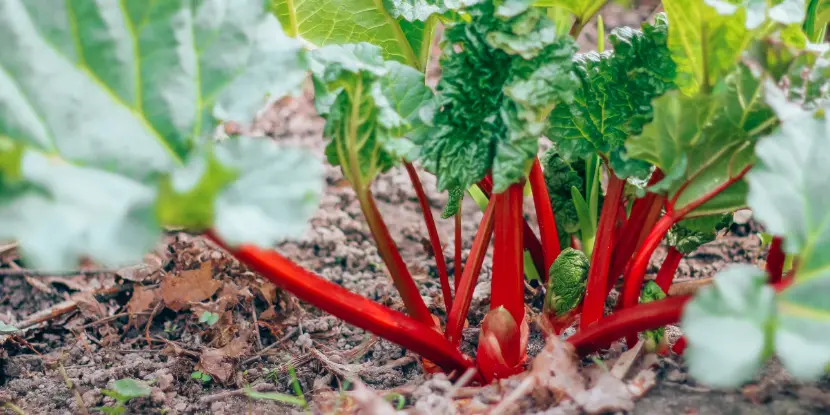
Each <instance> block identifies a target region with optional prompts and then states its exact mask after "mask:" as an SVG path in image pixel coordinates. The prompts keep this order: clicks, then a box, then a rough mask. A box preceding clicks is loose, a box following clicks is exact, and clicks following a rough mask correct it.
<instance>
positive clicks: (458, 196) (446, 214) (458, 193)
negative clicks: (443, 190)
mask: <svg viewBox="0 0 830 415" xmlns="http://www.w3.org/2000/svg"><path fill="white" fill-rule="evenodd" d="M447 193H449V198H448V200H447V206H445V207H444V211H443V212H441V219H448V218H451V217H453V216H455V215H457V214H458V211H459V210H460V209H461V202H462V201H463V200H464V189H462V188H460V187H456V188H453V189H450V190H449V191H448V192H447Z"/></svg>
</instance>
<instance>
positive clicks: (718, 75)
mask: <svg viewBox="0 0 830 415" xmlns="http://www.w3.org/2000/svg"><path fill="white" fill-rule="evenodd" d="M663 7H664V8H665V10H666V13H667V14H668V16H669V26H670V27H671V30H669V40H668V45H669V49H670V50H671V53H672V58H673V59H674V61H675V62H676V63H677V79H676V81H675V82H676V83H677V86H678V87H679V88H680V89H681V90H682V91H683V92H684V93H686V94H688V95H693V94H694V93H696V92H697V91H699V90H701V89H703V90H704V91H705V90H708V89H709V88H711V87H713V86H714V85H715V84H716V83H717V81H718V80H720V79H722V78H723V77H724V76H725V75H726V74H727V73H729V72H730V71H732V69H733V68H734V66H735V63H736V62H737V61H738V57H739V56H740V54H741V52H743V50H744V49H745V48H746V47H747V45H748V44H749V41H750V40H751V39H752V36H751V33H750V31H749V29H747V28H746V13H747V11H746V9H744V8H736V6H733V5H732V4H731V2H730V3H727V2H725V1H717V2H715V1H713V0H708V1H700V0H666V1H664V2H663ZM707 78H708V79H707Z"/></svg>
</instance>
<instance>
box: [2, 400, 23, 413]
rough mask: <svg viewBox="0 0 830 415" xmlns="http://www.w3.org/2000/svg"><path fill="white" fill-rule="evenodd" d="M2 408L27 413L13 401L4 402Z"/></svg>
mask: <svg viewBox="0 0 830 415" xmlns="http://www.w3.org/2000/svg"><path fill="white" fill-rule="evenodd" d="M2 408H3V409H6V410H8V411H11V412H13V413H15V414H18V415H26V413H25V412H23V410H22V409H20V407H19V406H17V405H15V404H13V403H11V402H6V403H4V404H3V406H2Z"/></svg>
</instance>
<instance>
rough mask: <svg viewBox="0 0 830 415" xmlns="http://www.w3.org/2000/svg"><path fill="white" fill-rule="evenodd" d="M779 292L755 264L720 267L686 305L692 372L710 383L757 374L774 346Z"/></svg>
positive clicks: (739, 380)
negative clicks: (772, 330) (771, 334)
mask: <svg viewBox="0 0 830 415" xmlns="http://www.w3.org/2000/svg"><path fill="white" fill-rule="evenodd" d="M774 317H775V292H774V291H773V290H772V288H770V287H769V286H767V285H766V275H765V274H764V272H763V271H762V270H760V269H758V268H755V267H753V266H750V265H733V266H731V267H730V268H727V269H726V270H724V271H721V272H719V273H718V274H717V275H716V276H715V279H714V284H713V285H711V286H708V287H704V288H702V289H701V290H700V291H698V293H697V295H696V296H695V298H694V300H692V301H691V302H690V303H689V304H688V305H687V306H686V308H685V310H684V313H683V319H682V321H681V323H680V327H681V329H682V330H683V334H684V335H685V336H686V339H687V341H688V347H687V348H686V351H685V353H684V355H683V356H684V358H685V359H686V361H687V362H688V364H689V373H690V374H691V375H692V376H693V377H694V378H695V379H697V380H699V381H701V382H703V383H706V384H708V385H711V386H718V387H729V386H738V385H740V384H742V383H744V382H746V381H749V380H750V379H752V377H753V376H754V375H755V373H756V372H757V371H758V369H759V368H760V367H761V365H762V364H763V362H764V360H765V359H766V358H768V357H769V354H770V350H771V348H772V344H771V339H770V337H769V330H770V323H771V322H772V321H773V320H774Z"/></svg>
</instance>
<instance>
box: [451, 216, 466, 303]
mask: <svg viewBox="0 0 830 415" xmlns="http://www.w3.org/2000/svg"><path fill="white" fill-rule="evenodd" d="M459 203H460V202H459ZM461 236H462V235H461V207H460V206H459V209H458V213H456V214H455V272H454V275H453V277H452V278H453V282H454V283H455V291H456V292H458V284H459V283H460V282H461V275H463V274H464V264H463V263H462V260H461V243H462V240H461ZM447 314H449V312H448V313H447Z"/></svg>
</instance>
